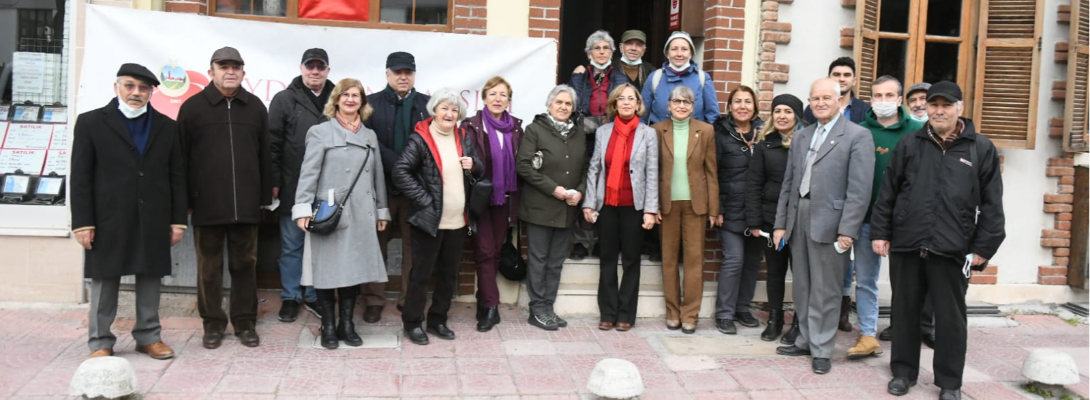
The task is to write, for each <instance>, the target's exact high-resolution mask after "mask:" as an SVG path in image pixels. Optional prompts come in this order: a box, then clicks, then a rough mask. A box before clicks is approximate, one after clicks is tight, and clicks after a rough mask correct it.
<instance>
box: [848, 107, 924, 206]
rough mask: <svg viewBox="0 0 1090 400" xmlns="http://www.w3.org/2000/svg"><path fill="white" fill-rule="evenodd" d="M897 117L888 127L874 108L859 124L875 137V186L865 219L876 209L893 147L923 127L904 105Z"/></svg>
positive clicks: (868, 111) (872, 189) (898, 111)
mask: <svg viewBox="0 0 1090 400" xmlns="http://www.w3.org/2000/svg"><path fill="white" fill-rule="evenodd" d="M897 118H899V119H900V120H899V121H898V122H897V123H896V124H893V125H890V126H888V127H884V126H882V124H880V123H878V117H877V116H875V115H874V110H867V119H866V120H864V121H863V123H861V124H859V126H862V127H864V128H867V130H869V131H870V133H871V136H873V137H874V186H873V187H872V188H871V192H870V206H869V207H867V215H866V216H865V217H863V221H866V222H870V214H871V211H873V210H874V201H875V200H876V199H878V189H881V188H882V175H883V174H884V173H885V171H886V165H889V160H890V158H891V157H892V156H893V149H894V148H895V147H897V143H898V142H900V141H901V138H903V137H905V135H908V134H910V133H912V132H916V131H918V130H920V128H923V122H920V121H916V120H914V119H912V118H909V116H908V109H906V108H905V107H904V106H903V105H902V106H901V108H900V109H898V110H897Z"/></svg>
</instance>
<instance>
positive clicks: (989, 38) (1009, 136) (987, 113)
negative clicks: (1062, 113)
mask: <svg viewBox="0 0 1090 400" xmlns="http://www.w3.org/2000/svg"><path fill="white" fill-rule="evenodd" d="M1045 3H1046V2H1044V1H1036V0H981V2H980V32H979V35H978V37H977V45H978V50H977V60H976V86H975V96H973V99H974V101H975V103H976V104H975V106H974V107H973V108H974V109H975V110H974V112H973V118H974V119H975V120H976V126H977V130H978V131H979V132H980V133H982V134H984V135H985V136H987V137H988V138H990V139H992V141H994V142H995V144H996V145H997V146H1001V147H1009V148H1019V149H1033V148H1034V145H1035V144H1034V142H1035V139H1036V137H1037V97H1038V96H1037V89H1038V86H1039V84H1040V74H1041V67H1040V64H1041V62H1040V57H1041V47H1040V46H1041V42H1040V40H1041V28H1042V25H1043V24H1042V19H1043V17H1044V6H1045Z"/></svg>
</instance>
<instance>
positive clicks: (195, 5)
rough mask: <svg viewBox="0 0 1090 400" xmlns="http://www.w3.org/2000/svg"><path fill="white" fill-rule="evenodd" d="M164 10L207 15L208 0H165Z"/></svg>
mask: <svg viewBox="0 0 1090 400" xmlns="http://www.w3.org/2000/svg"><path fill="white" fill-rule="evenodd" d="M163 10H164V11H166V12H177V13H189V14H200V15H208V0H166V3H165V4H164V8H163Z"/></svg>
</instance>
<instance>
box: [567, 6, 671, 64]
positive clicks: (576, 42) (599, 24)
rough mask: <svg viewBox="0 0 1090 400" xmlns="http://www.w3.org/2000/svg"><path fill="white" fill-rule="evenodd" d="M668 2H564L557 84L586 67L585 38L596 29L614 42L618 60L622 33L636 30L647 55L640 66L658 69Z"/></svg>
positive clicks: (662, 57) (667, 30) (667, 26)
mask: <svg viewBox="0 0 1090 400" xmlns="http://www.w3.org/2000/svg"><path fill="white" fill-rule="evenodd" d="M669 14H670V3H669V0H633V1H622V0H604V1H586V0H563V3H562V4H561V7H560V52H559V53H560V54H559V55H560V60H559V65H560V67H559V68H560V70H559V71H557V80H558V81H559V83H567V82H568V81H569V80H570V79H571V72H572V70H574V69H575V67H577V66H579V65H586V63H587V53H586V51H584V49H585V47H586V41H587V37H588V36H590V34H592V33H594V31H597V30H599V29H604V30H606V31H608V32H609V35H610V36H612V37H613V40H614V41H616V42H617V47H618V48H617V50H615V51H614V53H613V56H614V58H616V57H618V56H619V54H620V53H619V52H620V45H621V43H620V40H621V35H622V34H624V31H627V30H629V29H639V30H641V31H643V33H645V34H647V52H646V53H644V55H643V62H645V63H651V65H656V66H657V65H660V64H662V63H663V62H665V61H666V56H665V55H663V53H662V48H663V42H665V41H666V38H667V37H669V36H670V31H669V29H668V28H669V21H668V19H669Z"/></svg>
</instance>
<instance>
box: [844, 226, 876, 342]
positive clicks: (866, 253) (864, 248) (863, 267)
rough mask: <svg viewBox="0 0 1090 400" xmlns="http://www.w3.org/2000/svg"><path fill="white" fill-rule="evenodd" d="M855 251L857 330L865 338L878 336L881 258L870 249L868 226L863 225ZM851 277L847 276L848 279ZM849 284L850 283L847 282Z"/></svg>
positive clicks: (854, 246)
mask: <svg viewBox="0 0 1090 400" xmlns="http://www.w3.org/2000/svg"><path fill="white" fill-rule="evenodd" d="M852 248H853V249H855V250H854V251H855V261H854V262H852V263H850V264H849V265H851V264H854V265H853V267H854V268H853V269H854V270H855V312H856V313H857V314H859V330H860V331H861V332H862V333H863V335H865V336H875V335H877V334H878V274H879V272H881V270H882V257H879V256H878V254H877V253H875V252H874V248H873V247H871V241H870V224H869V223H863V228H862V229H860V231H859V239H858V240H856V241H855V243H854V245H853V246H852ZM850 276H851V275H850V274H849V277H850ZM849 282H850V281H849Z"/></svg>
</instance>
